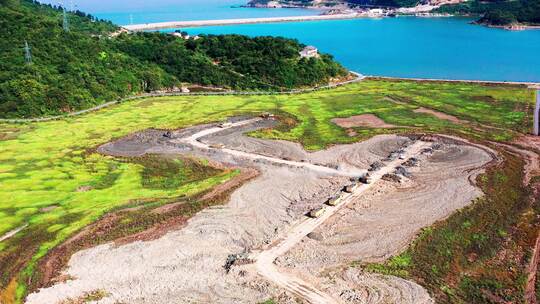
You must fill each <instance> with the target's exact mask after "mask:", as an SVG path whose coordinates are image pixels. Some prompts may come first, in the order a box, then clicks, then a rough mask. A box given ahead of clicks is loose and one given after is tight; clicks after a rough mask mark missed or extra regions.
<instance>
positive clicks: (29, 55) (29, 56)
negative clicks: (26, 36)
mask: <svg viewBox="0 0 540 304" xmlns="http://www.w3.org/2000/svg"><path fill="white" fill-rule="evenodd" d="M24 61H25V62H26V64H32V53H31V52H30V46H28V41H26V40H25V41H24Z"/></svg>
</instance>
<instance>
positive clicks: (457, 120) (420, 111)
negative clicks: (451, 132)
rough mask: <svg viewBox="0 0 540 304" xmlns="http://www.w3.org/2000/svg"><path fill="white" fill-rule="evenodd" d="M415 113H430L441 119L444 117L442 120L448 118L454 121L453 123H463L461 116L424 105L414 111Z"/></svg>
mask: <svg viewBox="0 0 540 304" xmlns="http://www.w3.org/2000/svg"><path fill="white" fill-rule="evenodd" d="M413 112H414V113H424V114H430V115H433V116H435V117H437V118H439V119H442V120H448V121H450V122H453V123H457V124H460V123H463V121H461V120H460V119H459V118H457V117H455V116H453V115H449V114H446V113H443V112H439V111H435V110H431V109H427V108H423V107H420V108H418V109H416V110H414V111H413Z"/></svg>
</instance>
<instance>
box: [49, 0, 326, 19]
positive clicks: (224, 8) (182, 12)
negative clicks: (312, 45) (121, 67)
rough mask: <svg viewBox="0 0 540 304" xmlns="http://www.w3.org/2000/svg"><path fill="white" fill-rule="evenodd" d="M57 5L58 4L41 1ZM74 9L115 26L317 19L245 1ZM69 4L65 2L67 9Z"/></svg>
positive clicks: (80, 4) (81, 2) (127, 1)
mask: <svg viewBox="0 0 540 304" xmlns="http://www.w3.org/2000/svg"><path fill="white" fill-rule="evenodd" d="M41 2H43V3H51V4H57V3H58V1H57V0H42V1H41ZM72 2H73V8H75V9H79V10H81V11H84V12H87V13H91V14H92V15H95V16H98V17H100V18H103V19H107V20H111V21H113V22H114V23H116V24H121V25H126V24H130V23H131V21H133V23H135V24H138V23H151V22H164V21H177V20H208V19H232V18H255V17H281V16H301V15H317V14H318V11H316V10H309V9H256V8H243V7H240V6H241V5H244V4H246V3H247V0H245V1H243V0H154V1H148V0H113V1H102V0H72ZM72 2H71V1H70V0H65V1H64V3H65V6H66V7H67V8H68V9H69V8H70V7H71V4H72Z"/></svg>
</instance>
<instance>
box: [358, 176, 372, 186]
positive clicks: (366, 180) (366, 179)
mask: <svg viewBox="0 0 540 304" xmlns="http://www.w3.org/2000/svg"><path fill="white" fill-rule="evenodd" d="M360 182H361V183H362V184H371V182H372V180H371V177H370V176H369V175H364V176H362V177H360Z"/></svg>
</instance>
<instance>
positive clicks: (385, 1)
mask: <svg viewBox="0 0 540 304" xmlns="http://www.w3.org/2000/svg"><path fill="white" fill-rule="evenodd" d="M270 1H272V0H252V1H250V2H249V3H250V5H252V6H257V5H266V4H268V2H270ZM278 2H279V3H281V4H283V5H286V6H305V7H308V6H314V5H322V6H325V7H332V6H335V5H337V4H344V3H347V4H349V5H350V6H352V7H354V6H366V5H367V6H384V7H410V6H415V5H417V4H420V3H422V2H424V1H423V0H335V1H334V0H326V1H325V0H323V1H315V0H279V1H278Z"/></svg>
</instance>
